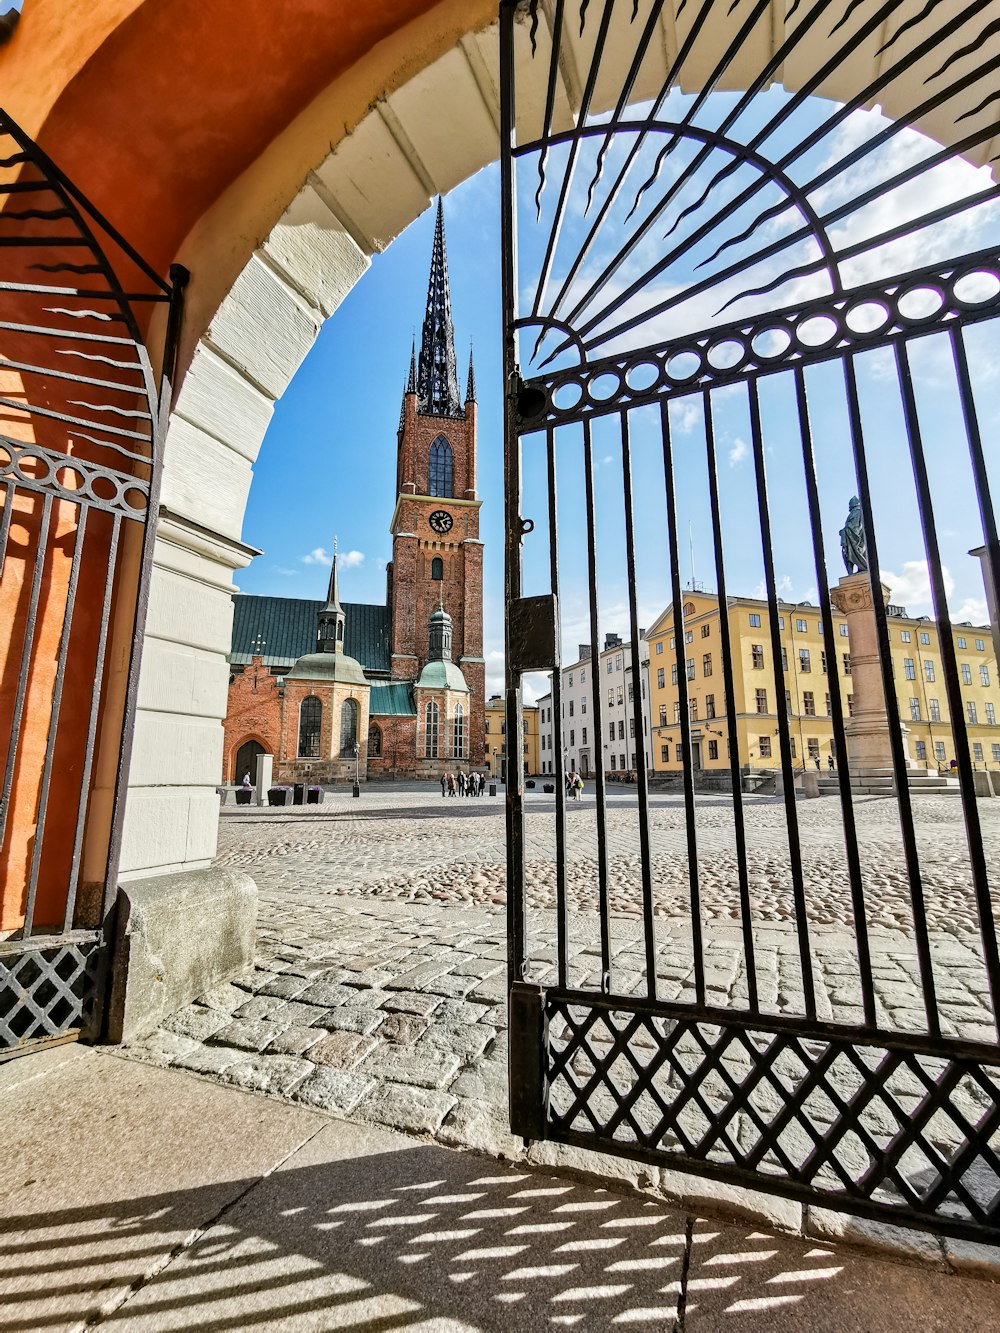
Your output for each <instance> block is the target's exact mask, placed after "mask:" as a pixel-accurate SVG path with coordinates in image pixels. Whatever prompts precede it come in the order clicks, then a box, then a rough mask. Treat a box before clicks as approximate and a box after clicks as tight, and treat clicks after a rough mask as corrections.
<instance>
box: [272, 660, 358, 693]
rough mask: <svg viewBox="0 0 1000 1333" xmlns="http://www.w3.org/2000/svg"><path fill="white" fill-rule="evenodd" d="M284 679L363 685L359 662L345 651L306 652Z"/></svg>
mask: <svg viewBox="0 0 1000 1333" xmlns="http://www.w3.org/2000/svg"><path fill="white" fill-rule="evenodd" d="M285 680H286V681H288V680H322V681H329V682H330V683H331V684H337V685H365V686H367V684H368V681H367V680H366V679H365V673H364V671H362V669H361V663H360V662H356V661H355V660H354V658H353V657H348V656H347V654H346V653H306V655H305V657H300V658H299V660H298V661H297V662H296V663H295V665H294V666H293V667H292V669H291V671H287V672H286V673H285Z"/></svg>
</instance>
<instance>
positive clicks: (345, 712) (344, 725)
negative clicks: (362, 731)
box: [340, 699, 358, 759]
mask: <svg viewBox="0 0 1000 1333" xmlns="http://www.w3.org/2000/svg"><path fill="white" fill-rule="evenodd" d="M357 740H358V705H357V703H356V702H355V701H354V700H353V699H345V700H344V703H343V706H342V707H341V710H340V757H341V759H353V757H354V747H355V745H356V744H357Z"/></svg>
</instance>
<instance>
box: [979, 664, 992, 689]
mask: <svg viewBox="0 0 1000 1333" xmlns="http://www.w3.org/2000/svg"><path fill="white" fill-rule="evenodd" d="M979 683H980V685H989V683H990V669H989V667H988V666H987V665H986V664H985V662H984V663H983V665H982V666H981V667H980V668H979Z"/></svg>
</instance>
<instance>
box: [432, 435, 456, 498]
mask: <svg viewBox="0 0 1000 1333" xmlns="http://www.w3.org/2000/svg"><path fill="white" fill-rule="evenodd" d="M428 473H429V475H428V479H427V480H428V491H427V493H428V495H440V496H441V497H443V498H445V499H447V498H448V497H450V495H451V493H452V491H451V482H452V477H451V445H450V444H449V443H448V441H447V440H446V439H445V438H444V436H443V435H439V436H438V437H437V439H436V440H435V441H434V443H433V444H432V445H431V452H430V458H429V468H428Z"/></svg>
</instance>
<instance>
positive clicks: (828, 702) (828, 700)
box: [824, 695, 830, 717]
mask: <svg viewBox="0 0 1000 1333" xmlns="http://www.w3.org/2000/svg"><path fill="white" fill-rule="evenodd" d="M825 702H826V707H825V709H824V712H825V713H826V715H827V717H829V716H830V696H829V695H827V696H826V701H825Z"/></svg>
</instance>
